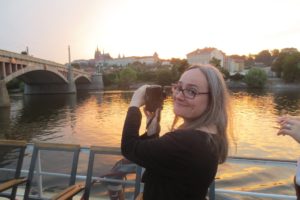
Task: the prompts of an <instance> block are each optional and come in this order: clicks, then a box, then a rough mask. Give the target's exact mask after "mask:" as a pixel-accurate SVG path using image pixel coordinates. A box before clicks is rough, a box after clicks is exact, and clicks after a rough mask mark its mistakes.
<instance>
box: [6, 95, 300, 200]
mask: <svg viewBox="0 0 300 200" xmlns="http://www.w3.org/2000/svg"><path fill="white" fill-rule="evenodd" d="M131 96H132V92H126V91H112V92H98V93H79V94H77V95H32V96H23V95H18V96H11V108H10V109H7V108H1V109H0V138H6V139H25V140H27V141H34V140H38V141H48V142H59V143H74V144H81V145H82V146H90V145H100V146H115V147H119V146H120V138H121V133H122V128H123V123H124V120H125V116H126V112H127V108H128V105H129V103H130V99H131ZM231 96H232V103H231V104H232V116H233V130H234V131H235V137H236V145H237V146H236V147H234V148H231V152H230V153H231V155H237V156H243V157H247V156H248V157H262V158H276V159H294V160H295V159H297V158H298V156H300V148H299V144H298V143H296V142H295V141H294V140H292V139H291V138H289V137H287V136H286V137H283V136H277V135H276V132H277V131H278V129H277V127H276V126H277V123H276V120H277V117H278V116H279V115H281V114H282V113H284V112H287V113H288V114H291V115H300V93H299V92H298V91H293V90H273V91H270V90H233V91H231ZM172 103H173V101H172V98H170V97H168V98H167V99H166V100H165V103H164V107H163V110H162V118H161V127H162V133H165V132H167V131H168V130H169V128H170V125H171V124H172V120H173V117H174V114H173V106H172ZM145 124H146V122H145V119H144V118H143V120H142V126H141V132H143V130H144V128H145ZM5 154H6V153H5ZM2 156H5V155H4V154H2V155H0V157H1V160H3V157H2ZM116 159H117V158H115V157H111V156H109V157H107V158H104V159H100V160H101V161H100V162H101V163H100V165H98V166H99V168H97V170H98V171H97V174H102V173H104V172H107V171H108V170H109V168H110V167H111V166H112V165H113V163H114V162H115V161H116ZM4 160H5V159H4ZM86 160H87V155H83V157H81V162H80V164H79V169H80V172H81V171H82V172H85V171H86ZM27 165H28V163H27V164H26V166H27ZM100 166H101V167H100ZM279 170H280V169H278V168H276V167H269V168H266V167H263V168H262V167H260V166H252V165H251V166H249V165H248V166H246V165H231V164H228V163H226V164H224V165H222V166H220V168H219V170H218V176H217V180H218V182H217V184H218V185H217V187H221V188H225V187H227V188H228V189H241V190H247V191H248V190H254V191H259V190H260V191H262V192H267V193H268V192H274V191H273V190H276V191H275V192H278V193H282V194H283V193H287V194H291V193H292V194H293V189H292V187H291V186H290V185H288V184H289V183H291V180H292V175H293V173H294V169H284V173H280V174H278V173H277V172H278V171H279ZM83 174H84V173H83ZM286 185H288V186H286ZM221 199H222V198H221ZM238 199H240V198H239V197H238Z"/></svg>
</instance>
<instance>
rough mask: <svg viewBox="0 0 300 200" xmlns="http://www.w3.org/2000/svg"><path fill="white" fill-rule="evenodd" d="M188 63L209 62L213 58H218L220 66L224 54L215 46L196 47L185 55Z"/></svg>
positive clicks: (222, 63)
mask: <svg viewBox="0 0 300 200" xmlns="http://www.w3.org/2000/svg"><path fill="white" fill-rule="evenodd" d="M186 57H187V61H188V63H189V64H190V65H197V64H209V63H210V61H211V60H212V59H213V58H216V59H218V60H220V61H221V62H220V64H221V67H223V66H224V60H225V54H224V53H223V52H222V51H220V50H218V49H216V48H211V47H210V48H207V47H206V48H204V49H196V50H195V51H192V52H190V53H188V54H187V55H186Z"/></svg>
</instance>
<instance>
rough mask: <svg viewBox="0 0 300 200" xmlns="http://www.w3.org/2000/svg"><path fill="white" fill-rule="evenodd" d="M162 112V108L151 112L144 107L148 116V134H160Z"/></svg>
mask: <svg viewBox="0 0 300 200" xmlns="http://www.w3.org/2000/svg"><path fill="white" fill-rule="evenodd" d="M160 112H161V108H158V109H156V111H155V112H150V111H148V110H146V109H145V108H144V113H145V115H146V117H147V120H146V122H147V127H146V129H147V135H148V136H151V135H155V134H159V132H160V124H159V122H160Z"/></svg>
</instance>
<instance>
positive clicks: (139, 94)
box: [129, 85, 149, 108]
mask: <svg viewBox="0 0 300 200" xmlns="http://www.w3.org/2000/svg"><path fill="white" fill-rule="evenodd" d="M148 86H149V85H143V86H141V87H139V88H138V89H137V90H136V91H135V92H134V93H133V96H132V98H131V102H130V105H129V106H130V107H131V106H134V107H138V108H139V107H141V106H143V105H145V94H146V88H147V87H148Z"/></svg>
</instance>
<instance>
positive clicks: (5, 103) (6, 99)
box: [0, 80, 10, 107]
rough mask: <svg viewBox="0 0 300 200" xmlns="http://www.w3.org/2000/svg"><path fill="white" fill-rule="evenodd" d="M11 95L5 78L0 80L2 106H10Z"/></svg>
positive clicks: (0, 103) (0, 104)
mask: <svg viewBox="0 0 300 200" xmlns="http://www.w3.org/2000/svg"><path fill="white" fill-rule="evenodd" d="M9 106H10V101H9V95H8V91H7V88H6V83H5V81H4V80H0V107H9Z"/></svg>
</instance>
